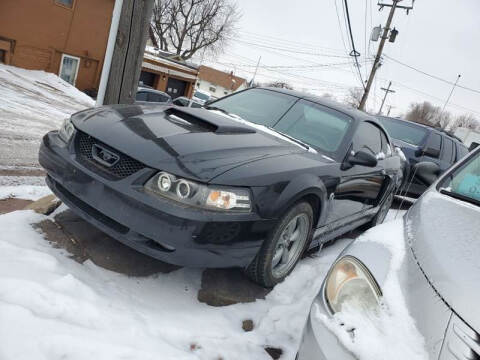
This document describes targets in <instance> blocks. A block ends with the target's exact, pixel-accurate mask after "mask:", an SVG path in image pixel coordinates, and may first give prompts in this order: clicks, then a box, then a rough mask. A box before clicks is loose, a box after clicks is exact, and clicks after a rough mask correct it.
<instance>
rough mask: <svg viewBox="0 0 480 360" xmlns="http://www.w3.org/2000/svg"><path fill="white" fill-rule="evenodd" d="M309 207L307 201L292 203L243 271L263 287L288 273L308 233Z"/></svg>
mask: <svg viewBox="0 0 480 360" xmlns="http://www.w3.org/2000/svg"><path fill="white" fill-rule="evenodd" d="M312 224H313V210H312V207H311V205H310V204H309V203H307V202H300V203H298V204H296V205H294V206H293V207H292V208H290V210H288V211H287V213H286V214H285V215H283V216H282V218H281V219H280V220H279V222H278V224H277V225H276V226H275V228H274V229H273V230H272V231H271V232H270V234H269V236H268V238H267V239H266V240H265V241H264V243H263V244H262V247H261V248H260V251H259V252H258V254H257V255H256V257H255V259H254V260H253V261H252V263H251V264H250V265H249V266H248V267H247V269H246V271H245V272H246V274H247V276H248V277H249V278H251V279H252V280H253V281H255V282H256V283H258V284H260V285H262V286H264V287H273V286H275V285H276V284H278V283H279V282H281V281H283V279H285V277H286V276H287V275H288V274H290V273H291V271H292V270H293V269H294V267H295V265H296V264H297V262H298V260H299V259H300V258H301V256H302V254H303V252H304V251H305V249H306V247H307V246H308V244H309V243H310V240H311V236H312Z"/></svg>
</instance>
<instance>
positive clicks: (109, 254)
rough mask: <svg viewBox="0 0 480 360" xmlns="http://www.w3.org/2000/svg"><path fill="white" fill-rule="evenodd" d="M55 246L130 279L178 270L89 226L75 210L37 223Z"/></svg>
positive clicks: (79, 260)
mask: <svg viewBox="0 0 480 360" xmlns="http://www.w3.org/2000/svg"><path fill="white" fill-rule="evenodd" d="M37 228H39V229H40V230H41V231H42V232H43V233H44V234H45V237H46V238H47V240H48V241H50V242H51V243H52V244H54V246H55V247H58V248H62V249H65V250H67V251H68V252H69V253H70V254H71V256H72V258H73V259H75V260H76V261H78V262H80V263H83V262H84V261H85V260H91V261H92V262H94V263H95V264H96V265H98V266H101V267H103V268H105V269H107V270H111V271H115V272H118V273H122V274H125V275H129V276H149V275H153V274H158V273H169V272H171V271H174V270H177V269H178V268H179V267H178V266H175V265H170V264H167V263H164V262H161V261H159V260H156V259H154V258H151V257H149V256H146V255H143V254H141V253H139V252H138V251H135V250H133V249H131V248H129V247H128V246H125V245H123V244H122V243H120V242H118V241H117V240H115V239H113V238H111V237H110V236H108V235H107V234H105V233H103V232H102V231H100V230H98V229H97V228H96V227H94V226H92V225H90V224H89V223H87V222H86V221H84V220H83V219H81V218H80V217H78V216H77V215H75V214H74V213H73V212H72V211H70V210H67V211H64V212H61V213H59V214H58V215H56V216H55V221H51V220H46V221H42V222H40V223H39V224H37Z"/></svg>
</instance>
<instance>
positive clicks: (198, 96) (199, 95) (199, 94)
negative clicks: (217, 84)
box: [192, 89, 212, 104]
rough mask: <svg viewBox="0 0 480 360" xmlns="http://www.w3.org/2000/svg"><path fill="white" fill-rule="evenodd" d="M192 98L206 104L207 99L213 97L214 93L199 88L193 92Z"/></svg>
mask: <svg viewBox="0 0 480 360" xmlns="http://www.w3.org/2000/svg"><path fill="white" fill-rule="evenodd" d="M192 99H193V100H195V101H197V102H198V103H200V104H205V103H206V102H207V101H209V100H211V99H212V95H211V94H210V93H209V92H207V91H203V90H200V89H197V90H195V92H194V93H193V97H192Z"/></svg>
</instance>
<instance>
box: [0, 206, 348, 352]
mask: <svg viewBox="0 0 480 360" xmlns="http://www.w3.org/2000/svg"><path fill="white" fill-rule="evenodd" d="M44 219H47V217H45V216H41V215H37V214H35V213H33V212H31V211H17V212H13V213H9V214H5V215H1V216H0V229H2V233H1V235H0V319H1V321H0V339H1V340H0V359H2V360H13V359H15V360H17V359H38V360H42V359H48V360H54V359H82V360H83V359H89V358H91V359H102V360H103V359H120V358H121V359H141V360H148V359H176V360H177V359H209V360H210V359H224V360H227V359H228V360H230V359H242V360H245V359H271V358H270V356H269V355H268V354H267V353H266V352H265V351H264V346H272V347H279V348H282V350H283V351H284V355H283V356H282V358H284V359H293V358H294V356H295V353H296V350H297V348H298V345H299V342H300V336H301V334H302V329H303V327H304V324H305V319H306V317H307V314H308V312H309V310H310V304H311V302H312V299H313V297H314V296H315V295H316V294H317V292H318V289H319V288H320V285H321V283H322V281H323V277H324V276H325V274H326V272H327V270H328V268H329V267H330V265H331V263H332V262H333V261H334V259H335V258H336V256H337V255H338V253H339V251H340V250H341V249H343V247H344V246H345V245H346V244H347V241H340V242H338V243H336V244H335V245H333V246H329V247H328V248H326V249H325V250H324V252H323V253H322V256H321V257H319V258H311V259H306V260H304V261H302V262H301V263H300V264H299V266H298V267H297V269H296V270H295V271H294V272H293V274H292V275H291V276H290V277H289V278H288V279H287V280H286V281H285V282H283V283H282V284H280V285H279V286H277V287H276V288H275V289H274V290H273V291H272V292H271V293H270V294H269V295H268V296H267V298H266V300H259V301H257V302H255V303H251V304H237V305H232V306H228V307H223V308H214V307H210V306H208V305H205V304H201V303H199V302H198V301H197V298H196V296H197V291H198V289H199V287H200V280H201V270H198V269H197V270H195V269H180V270H177V271H175V272H172V273H170V274H158V275H154V276H149V277H127V276H125V275H122V274H118V273H114V272H111V271H108V270H105V269H103V268H100V267H98V266H96V265H94V264H93V263H91V262H90V261H87V262H85V263H84V264H78V263H76V262H75V261H74V260H72V259H70V258H69V256H68V254H67V253H66V252H65V251H63V250H60V249H54V248H53V247H52V246H51V245H50V244H49V243H48V242H47V241H45V239H44V238H43V236H42V235H41V234H40V233H38V232H36V231H35V230H34V229H33V228H32V226H31V225H30V224H32V223H36V222H39V221H42V220H44ZM245 319H251V320H253V322H254V324H255V327H254V330H253V331H251V332H244V331H243V330H242V321H243V320H245Z"/></svg>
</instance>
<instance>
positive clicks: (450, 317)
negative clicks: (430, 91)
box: [298, 149, 480, 360]
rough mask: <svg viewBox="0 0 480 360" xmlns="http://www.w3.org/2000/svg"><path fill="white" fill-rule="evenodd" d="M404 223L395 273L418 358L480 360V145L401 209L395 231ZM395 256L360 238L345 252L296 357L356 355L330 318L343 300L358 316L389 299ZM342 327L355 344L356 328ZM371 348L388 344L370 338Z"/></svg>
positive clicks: (424, 167)
mask: <svg viewBox="0 0 480 360" xmlns="http://www.w3.org/2000/svg"><path fill="white" fill-rule="evenodd" d="M417 171H418V173H419V175H420V176H424V177H425V179H428V178H430V179H432V181H433V179H434V177H433V176H431V175H432V174H433V175H434V173H435V171H436V169H435V167H434V166H432V164H431V163H423V164H420V165H419V166H418V169H417ZM382 226H386V225H382ZM387 226H388V224H387ZM402 228H403V230H404V235H403V239H404V241H405V244H404V246H403V245H402V246H403V251H401V252H402V258H401V261H399V262H398V264H397V265H398V266H397V267H396V271H395V277H396V279H397V283H398V289H399V294H400V296H399V297H402V298H403V299H402V303H403V306H404V307H405V308H406V309H405V310H406V311H405V314H406V318H410V319H411V320H412V321H411V323H412V325H413V326H412V329H413V328H415V331H414V332H415V333H416V332H417V331H418V338H419V340H421V344H422V352H423V353H422V355H421V358H428V359H439V360H464V359H465V360H467V359H471V360H476V359H480V149H476V150H475V151H473V152H472V153H470V154H469V155H467V157H466V158H464V159H463V160H461V161H460V162H459V163H457V164H456V165H455V166H454V167H453V168H452V169H451V170H449V171H448V172H447V173H445V174H444V175H443V176H442V177H441V178H440V179H438V180H436V181H435V182H434V183H433V185H432V186H431V187H430V188H429V189H428V191H427V192H425V193H424V194H423V195H422V197H421V198H420V199H419V200H417V202H416V203H415V204H414V205H413V206H412V207H411V208H410V209H409V211H408V212H407V213H406V215H405V217H404V221H403V225H402V223H400V224H399V232H400V233H401V231H402ZM376 229H377V228H375V229H372V230H370V232H369V233H370V234H374V233H375V231H376ZM365 237H367V238H368V233H367V235H366V236H365ZM380 238H381V237H380ZM390 247H391V246H390ZM394 259H395V255H394V254H393V253H392V249H389V247H388V246H386V245H385V246H384V245H383V244H382V243H381V241H374V242H370V241H362V239H359V240H357V241H354V242H353V243H352V244H351V245H349V246H348V247H347V248H346V249H345V250H344V251H343V252H342V254H341V255H340V256H339V257H338V259H337V260H336V262H335V263H334V264H333V266H332V268H331V269H330V271H329V274H328V275H327V277H326V279H325V281H324V284H323V286H322V288H321V290H320V293H319V294H318V296H317V298H316V299H315V301H314V304H313V306H312V309H311V311H310V315H309V319H308V322H307V325H306V328H305V330H304V335H303V342H302V344H301V346H300V350H299V354H298V359H299V360H306V359H308V360H313V359H315V360H322V359H328V360H333V359H335V360H343V359H355V358H357V357H356V355H358V354H355V355H354V354H353V353H352V352H350V351H349V350H347V348H349V347H350V346H349V345H350V343H349V342H348V341H347V343H345V341H340V340H339V336H337V335H339V333H340V335H341V332H336V335H334V333H333V332H334V331H336V330H332V327H331V326H328V324H329V321H330V320H333V319H336V318H337V317H338V315H340V314H341V313H342V309H345V307H346V306H350V308H349V309H350V310H351V309H352V306H353V307H356V308H355V309H354V310H355V311H358V312H359V313H362V314H364V313H366V312H368V311H373V312H375V311H378V309H380V307H381V306H382V297H383V296H385V298H387V291H386V292H385V294H383V293H382V289H384V286H385V283H386V281H389V280H387V279H388V277H389V275H391V273H390V274H389V272H391V271H392V264H391V263H392V262H393V261H396V260H394ZM397 260H398V259H397ZM394 267H395V266H394ZM391 289H392V287H391V286H390V285H389V287H388V290H391ZM400 290H401V292H400ZM390 295H391V294H390ZM402 295H403V296H402ZM335 314H336V315H335ZM322 319H323V320H322ZM325 319H327V320H325ZM397 324H398V325H399V327H400V326H401V325H403V324H400V322H398V323H397ZM393 325H394V327H395V326H396V324H393ZM342 326H343V324H341V323H340V324H339V326H338V327H339V328H340V329H341V327H342ZM343 331H345V332H348V334H349V337H348V339H350V341H351V344H354V343H355V340H356V339H355V337H356V336H357V333H356V329H352V328H348V327H345V329H344V330H343ZM340 337H341V336H340ZM422 338H423V339H422ZM343 340H345V338H343ZM371 346H372V349H374V348H375V347H387V346H390V344H388V343H387V344H386V343H381V342H379V341H378V340H377V339H371ZM351 348H352V347H350V349H351ZM363 355H365V354H363ZM361 357H365V356H361ZM367 358H370V357H369V356H367Z"/></svg>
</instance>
